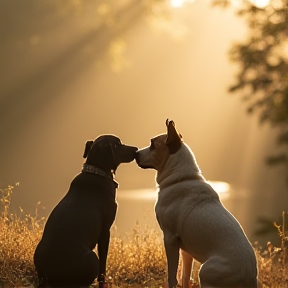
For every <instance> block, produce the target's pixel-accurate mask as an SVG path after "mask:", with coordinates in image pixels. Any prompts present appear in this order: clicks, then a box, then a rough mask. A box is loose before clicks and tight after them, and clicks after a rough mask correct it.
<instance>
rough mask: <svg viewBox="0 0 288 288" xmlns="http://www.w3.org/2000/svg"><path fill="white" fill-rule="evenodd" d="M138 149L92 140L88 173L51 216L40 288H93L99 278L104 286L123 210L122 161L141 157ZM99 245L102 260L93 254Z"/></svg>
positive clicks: (39, 256) (109, 138)
mask: <svg viewBox="0 0 288 288" xmlns="http://www.w3.org/2000/svg"><path fill="white" fill-rule="evenodd" d="M136 151H137V148H136V147H133V146H127V145H124V144H122V143H121V141H120V139H119V138H118V137H116V136H114V135H102V136H100V137H98V138H97V139H96V140H95V141H87V143H86V147H85V151H84V158H86V157H87V160H86V162H85V164H84V165H83V170H82V172H81V173H80V174H78V175H77V176H76V177H75V178H74V179H73V181H72V183H71V185H70V188H69V190H68V193H67V194H66V195H65V196H64V198H63V199H62V200H61V201H60V202H59V204H58V205H57V206H56V207H55V208H54V209H53V211H52V212H51V214H50V216H49V217H48V219H47V222H46V225H45V228H44V232H43V235H42V239H41V240H40V242H39V244H38V246H37V248H36V250H35V253H34V264H35V267H36V270H37V273H38V278H39V286H40V287H83V286H86V287H87V286H89V285H90V284H91V283H93V281H94V280H95V278H96V277H98V281H99V287H103V286H104V283H105V272H106V271H105V270H106V259H107V254H108V247H109V239H110V227H111V225H112V223H113V222H114V220H115V215H116V210H117V203H116V201H115V193H116V188H117V187H118V183H117V182H116V181H115V180H114V177H113V176H114V174H115V171H116V169H117V167H118V166H119V165H120V164H121V163H128V162H131V161H133V160H134V159H135V154H136ZM96 244H97V249H98V256H99V259H98V257H97V255H96V254H95V253H94V251H92V250H93V249H94V248H95V246H96Z"/></svg>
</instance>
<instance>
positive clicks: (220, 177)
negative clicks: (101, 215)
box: [0, 0, 288, 238]
mask: <svg viewBox="0 0 288 288" xmlns="http://www.w3.org/2000/svg"><path fill="white" fill-rule="evenodd" d="M114 2H116V1H114ZM114 2H113V1H102V2H101V1H100V2H99V3H102V4H101V5H100V4H99V5H98V6H95V5H96V4H95V3H96V2H95V1H85V2H84V1H83V2H82V1H76V0H75V1H58V0H57V1H56V0H54V1H50V0H49V1H48V0H47V1H46V0H44V1H41V2H40V1H36V0H25V1H20V0H2V1H1V2H0V14H1V15H0V19H1V20H0V21H1V34H0V37H1V40H0V41H1V53H0V63H1V65H0V73H1V74H0V109H1V110H0V117H1V119H0V121H1V122H0V123H1V127H0V129H1V142H0V159H1V160H0V161H1V162H0V163H1V164H0V187H2V188H4V187H6V186H7V185H9V184H10V185H13V184H14V183H15V182H19V183H20V186H19V187H17V188H16V189H14V192H13V201H12V204H13V207H14V208H15V209H17V207H19V206H21V207H22V208H23V209H24V211H27V212H29V213H33V212H34V210H35V207H36V204H37V202H38V201H41V206H45V207H46V209H45V210H42V209H40V211H39V213H40V214H43V215H48V214H49V213H50V212H51V210H52V208H53V207H54V206H55V205H56V204H57V203H58V202H59V200H60V199H61V198H62V197H63V196H64V194H65V193H66V192H67V190H68V188H69V185H70V182H71V181H72V179H73V177H74V176H75V175H76V174H78V173H79V172H80V171H81V168H82V164H83V161H84V159H83V158H82V155H83V151H84V146H85V143H86V141H87V140H91V139H95V138H96V137H97V136H98V135H100V134H110V133H112V134H115V135H117V136H119V137H120V138H121V140H122V142H123V143H126V144H130V145H133V146H138V147H139V148H142V147H144V146H148V145H149V141H150V138H152V137H153V136H155V135H157V134H160V133H165V132H166V130H165V120H166V118H169V119H172V120H174V121H175V123H176V127H177V128H178V130H179V131H180V133H181V134H182V135H183V139H184V141H185V142H186V143H187V144H188V145H189V146H190V148H191V149H192V150H193V152H194V153H195V155H196V159H197V162H198V164H199V166H200V168H201V170H202V172H203V175H204V177H205V178H206V179H207V180H210V181H214V182H220V183H222V184H223V185H224V186H222V188H223V187H226V188H224V194H225V193H226V194H225V195H226V196H225V197H224V196H223V197H224V198H222V199H223V203H224V204H225V206H226V207H227V208H228V209H229V210H230V211H231V212H232V213H233V214H234V215H235V216H236V217H237V219H238V220H239V221H240V223H241V224H242V226H243V227H244V229H245V231H246V232H247V234H248V235H249V237H251V238H253V237H254V236H253V232H254V231H255V229H256V227H257V225H256V221H257V219H258V218H259V217H260V216H267V217H271V218H272V219H275V218H277V217H278V215H280V213H281V212H282V210H285V209H286V210H287V203H288V201H287V199H284V196H285V195H287V193H286V194H285V193H283V191H284V190H285V185H284V183H283V181H282V179H283V177H280V176H281V175H279V173H281V171H280V172H279V171H278V169H277V168H272V169H271V168H269V167H267V166H265V164H264V158H265V157H266V156H267V155H268V154H270V153H271V151H273V149H274V135H275V132H274V131H273V130H271V128H270V127H269V126H260V125H259V124H258V119H257V117H256V116H254V117H253V116H248V115H247V114H246V112H245V105H244V103H243V101H242V100H241V97H239V96H238V95H236V94H235V95H231V94H229V93H228V92H227V90H228V86H229V85H231V84H232V83H233V80H234V75H235V73H236V72H237V65H236V64H234V63H231V62H229V59H228V50H229V48H230V47H231V45H232V43H233V42H235V41H240V40H242V39H245V35H246V33H247V31H246V26H245V25H244V22H243V20H241V19H239V18H237V17H236V16H235V11H234V10H233V8H231V9H226V10H222V9H219V8H211V6H210V4H209V1H208V0H206V1H204V0H201V1H182V2H183V3H182V4H183V5H182V4H181V5H180V6H179V5H178V6H179V7H177V8H176V7H175V8H171V7H170V8H169V9H174V11H170V10H169V9H168V10H169V11H170V12H169V13H168V16H167V15H166V14H165V13H164V12H161V11H162V10H161V9H163V7H162V8H161V7H158V6H156V5H155V7H153V9H151V11H150V10H149V9H147V8H145V7H142V6H143V5H142V6H141V4H135V3H137V1H131V2H130V1H123V4H121V5H120V4H117V7H114V6H113V9H112V8H111V7H110V6H109V3H114ZM168 2H169V1H168ZM168 2H167V5H169V3H168ZM184 2H186V3H184ZM83 3H85V4H83ZM105 3H106V4H105ZM107 3H108V4H107ZM131 3H132V4H131ZM133 3H134V4H133ZM139 3H140V1H139ZM174 3H176V2H175V1H174ZM235 3H236V2H235ZM170 4H172V1H171V3H170ZM138 6H139V7H138ZM172 6H173V5H172ZM157 9H158V10H157ZM143 10H145V12H143ZM113 15H114V16H115V15H117V17H116V18H115V17H112V16H113ZM165 15H166V16H165ZM109 17H110V18H109ZM103 23H104V24H103ZM109 25H110V26H109ZM111 27H112V28H111ZM116 179H117V181H118V182H119V184H120V185H119V186H120V187H119V189H118V192H117V199H118V203H119V207H118V214H117V218H116V224H117V225H119V229H122V228H121V227H125V228H123V229H128V227H127V225H128V226H129V227H130V226H132V225H133V224H134V223H136V221H137V220H138V221H140V222H145V221H147V222H149V221H150V220H149V219H152V220H151V221H152V222H153V221H155V216H154V214H153V207H154V202H155V199H156V196H157V195H156V192H153V191H155V171H153V170H142V169H140V168H139V167H138V166H137V165H136V163H135V161H134V162H132V163H130V164H123V165H121V166H120V167H119V168H118V170H117V172H116ZM225 185H226V186H225ZM219 187H220V186H218V188H219ZM219 189H220V188H219ZM286 189H287V188H286ZM145 191H146V192H145ZM121 193H122V194H121ZM145 193H147V194H145ZM149 193H150V194H149ZM151 193H152V194H153V193H155V194H154V195H155V197H154V196H153V195H152V197H150V196H147V195H151ZM227 193H228V194H227ZM134 194H135V197H132V196H131V195H134ZM224 194H222V195H224ZM283 195H284V196H283ZM129 197H130V198H129ZM131 197H132V198H131ZM153 197H154V198H153ZM221 197H222V196H221ZM285 197H286V196H285ZM139 199H140V200H139ZM152 222H151V223H152ZM153 223H154V222H153ZM154 224H155V223H154ZM154 224H153V225H154ZM121 225H122V226H121ZM131 229H132V227H131Z"/></svg>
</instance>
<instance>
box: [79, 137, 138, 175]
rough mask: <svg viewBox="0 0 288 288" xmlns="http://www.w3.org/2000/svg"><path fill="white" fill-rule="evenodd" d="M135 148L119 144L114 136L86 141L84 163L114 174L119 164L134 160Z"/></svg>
mask: <svg viewBox="0 0 288 288" xmlns="http://www.w3.org/2000/svg"><path fill="white" fill-rule="evenodd" d="M137 149H138V148H137V147H134V146H128V145H124V144H123V143H121V140H120V139H119V138H118V137H116V136H115V135H101V136H99V137H98V138H96V139H95V141H87V142H86V146H85V151H84V155H83V157H84V158H87V160H86V163H87V164H89V165H93V166H95V167H98V168H101V169H103V170H105V171H113V172H115V171H116V169H117V167H118V166H119V165H120V164H121V163H129V162H132V161H133V160H134V159H135V156H136V151H137Z"/></svg>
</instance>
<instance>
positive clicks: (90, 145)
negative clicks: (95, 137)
mask: <svg viewBox="0 0 288 288" xmlns="http://www.w3.org/2000/svg"><path fill="white" fill-rule="evenodd" d="M93 143H94V141H92V140H91V141H87V142H86V145H85V150H84V154H83V158H86V157H87V156H88V153H89V151H90V150H91V147H92V145H93Z"/></svg>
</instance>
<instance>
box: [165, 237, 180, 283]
mask: <svg viewBox="0 0 288 288" xmlns="http://www.w3.org/2000/svg"><path fill="white" fill-rule="evenodd" d="M164 246H165V251H166V257H167V265H168V283H169V288H173V287H175V286H176V285H177V277H176V275H177V269H178V263H179V245H178V243H177V239H175V238H174V237H169V236H166V235H164Z"/></svg>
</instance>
